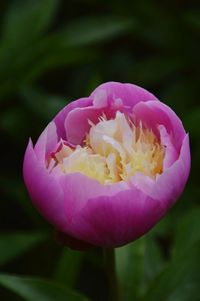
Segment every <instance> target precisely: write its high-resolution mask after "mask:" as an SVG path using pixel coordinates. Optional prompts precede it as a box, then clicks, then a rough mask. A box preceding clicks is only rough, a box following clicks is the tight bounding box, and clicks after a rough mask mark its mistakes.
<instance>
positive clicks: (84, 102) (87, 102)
mask: <svg viewBox="0 0 200 301" xmlns="http://www.w3.org/2000/svg"><path fill="white" fill-rule="evenodd" d="M91 105H92V99H91V98H87V97H85V98H80V99H78V100H75V101H72V102H71V103H69V104H68V105H67V106H65V107H64V108H63V109H62V110H61V111H60V112H59V113H58V114H57V115H56V117H55V118H54V122H55V124H56V127H57V134H58V137H59V138H63V139H64V140H65V139H66V131H65V119H66V117H67V115H68V114H69V112H71V111H72V110H74V109H76V108H85V107H88V106H91Z"/></svg>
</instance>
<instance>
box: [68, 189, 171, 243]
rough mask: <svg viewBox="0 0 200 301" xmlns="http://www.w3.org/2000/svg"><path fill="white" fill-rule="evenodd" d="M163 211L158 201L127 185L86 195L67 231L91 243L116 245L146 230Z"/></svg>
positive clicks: (156, 220) (155, 221) (134, 237)
mask: <svg viewBox="0 0 200 301" xmlns="http://www.w3.org/2000/svg"><path fill="white" fill-rule="evenodd" d="M164 214H165V208H164V207H163V206H162V202H160V201H157V200H154V199H152V198H151V197H149V196H147V195H145V194H144V193H143V192H141V191H140V190H138V189H137V188H134V189H128V190H124V191H121V192H119V193H117V194H116V195H114V196H99V197H97V198H93V199H90V200H89V201H88V203H87V204H86V206H85V207H84V208H83V209H82V210H81V211H80V212H79V213H77V215H75V216H74V217H73V220H72V223H71V233H73V234H74V236H75V237H77V238H79V239H82V240H85V241H87V242H89V243H91V244H94V245H98V246H103V247H118V246H121V245H124V244H126V243H128V242H130V241H133V240H135V239H137V238H138V237H140V236H141V235H143V234H144V233H146V232H147V231H148V230H149V229H151V227H153V225H154V224H156V223H157V222H158V221H159V220H160V219H161V217H162V216H163V215H164Z"/></svg>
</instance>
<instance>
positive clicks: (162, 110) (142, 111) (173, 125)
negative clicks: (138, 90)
mask: <svg viewBox="0 0 200 301" xmlns="http://www.w3.org/2000/svg"><path fill="white" fill-rule="evenodd" d="M133 114H134V117H135V118H136V121H138V122H139V121H140V120H141V121H142V122H143V124H145V125H146V126H147V127H148V128H152V129H153V131H154V132H157V127H158V125H160V124H161V125H164V126H165V128H166V130H167V132H168V134H171V135H172V142H173V145H175V147H176V149H177V151H178V152H179V151H180V148H181V145H182V141H183V139H184V137H185V134H186V133H185V130H184V127H183V125H182V122H181V120H180V119H179V117H178V116H177V115H176V114H175V113H174V111H172V110H171V109H170V108H169V107H168V106H167V105H165V104H164V103H162V102H160V101H148V102H140V103H138V104H137V105H136V106H135V107H134V108H133Z"/></svg>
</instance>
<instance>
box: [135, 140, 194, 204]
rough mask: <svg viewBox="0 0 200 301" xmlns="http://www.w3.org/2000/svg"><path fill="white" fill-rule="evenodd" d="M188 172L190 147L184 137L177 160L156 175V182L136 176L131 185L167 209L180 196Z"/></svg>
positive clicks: (142, 176)
mask: <svg viewBox="0 0 200 301" xmlns="http://www.w3.org/2000/svg"><path fill="white" fill-rule="evenodd" d="M189 171H190V147H189V137H188V135H186V136H185V138H184V140H183V145H182V147H181V152H180V155H179V158H178V160H177V161H175V162H174V163H173V164H172V165H171V166H170V167H169V168H166V169H165V170H164V172H163V173H162V174H161V175H158V176H157V178H156V180H152V179H150V178H149V177H145V176H144V175H143V174H136V175H135V176H134V177H132V183H133V185H134V186H137V187H138V189H140V190H142V191H143V192H144V193H145V194H147V195H149V196H150V197H151V198H154V199H156V200H161V201H162V203H163V206H165V207H166V209H169V208H170V207H171V206H172V205H173V204H174V202H175V201H176V200H177V199H178V198H179V197H180V195H181V194H182V192H183V189H184V187H185V184H186V182H187V179H188V176H189Z"/></svg>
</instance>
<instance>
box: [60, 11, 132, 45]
mask: <svg viewBox="0 0 200 301" xmlns="http://www.w3.org/2000/svg"><path fill="white" fill-rule="evenodd" d="M132 26H133V21H132V19H122V18H118V17H114V16H95V17H87V18H82V19H79V20H76V21H74V22H73V23H71V24H69V25H68V26H67V27H66V29H64V30H62V32H61V33H60V38H61V39H62V40H63V43H65V44H66V45H68V46H82V45H86V44H91V43H97V42H101V41H104V40H108V39H110V38H113V37H115V36H118V35H121V34H124V33H127V32H129V31H130V29H131V28H132Z"/></svg>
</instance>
